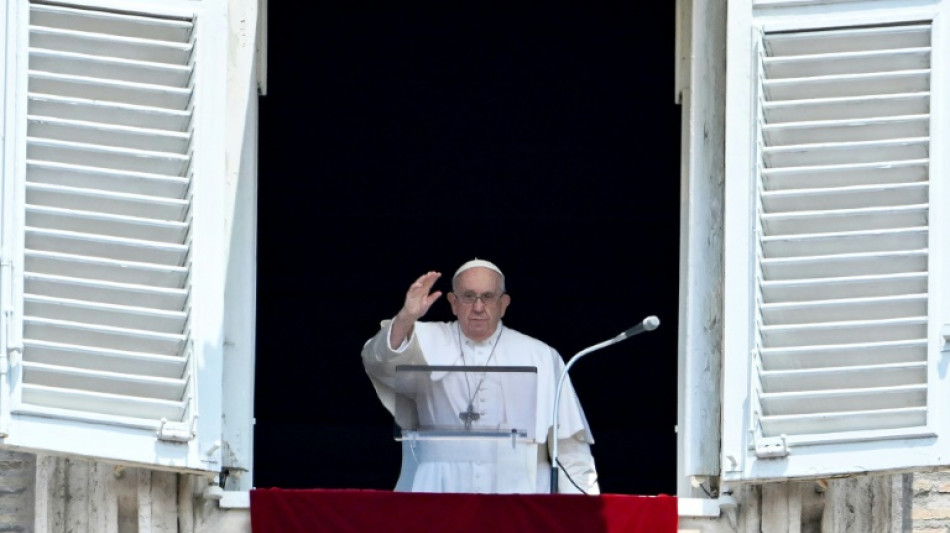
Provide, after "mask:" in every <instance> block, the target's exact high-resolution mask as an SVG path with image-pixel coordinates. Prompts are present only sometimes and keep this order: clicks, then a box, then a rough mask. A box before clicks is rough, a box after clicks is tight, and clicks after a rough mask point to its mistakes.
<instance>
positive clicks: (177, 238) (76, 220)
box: [26, 205, 188, 243]
mask: <svg viewBox="0 0 950 533" xmlns="http://www.w3.org/2000/svg"><path fill="white" fill-rule="evenodd" d="M26 224H27V225H28V226H30V227H34V228H42V229H51V230H64V231H75V232H78V233H86V234H92V235H108V236H110V237H122V238H127V239H137V240H144V241H151V242H167V243H181V242H184V240H185V235H186V234H187V232H188V223H187V222H178V221H174V220H155V219H148V218H138V217H129V216H121V215H113V214H111V213H97V212H95V211H77V210H72V209H62V208H58V207H43V206H33V205H27V206H26Z"/></svg>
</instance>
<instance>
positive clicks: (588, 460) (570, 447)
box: [557, 435, 600, 495]
mask: <svg viewBox="0 0 950 533" xmlns="http://www.w3.org/2000/svg"><path fill="white" fill-rule="evenodd" d="M577 436H579V435H577ZM557 446H558V450H557V462H558V463H560V465H561V467H562V468H561V469H560V472H559V473H558V477H557V489H558V492H559V493H560V494H582V493H583V494H590V495H595V494H600V485H599V484H598V483H597V468H596V467H595V466H594V456H593V455H591V453H590V444H587V443H586V442H583V441H581V440H579V439H578V438H575V437H571V438H567V439H558V441H557ZM572 480H573V483H571V481H572ZM575 484H576V486H575ZM582 491H583V492H582Z"/></svg>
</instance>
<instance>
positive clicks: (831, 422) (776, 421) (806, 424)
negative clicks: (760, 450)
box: [761, 407, 927, 438]
mask: <svg viewBox="0 0 950 533" xmlns="http://www.w3.org/2000/svg"><path fill="white" fill-rule="evenodd" d="M761 422H762V428H763V430H764V431H765V432H766V433H767V434H769V435H790V434H823V433H845V432H849V431H871V430H886V429H900V428H914V427H922V426H924V425H925V424H926V423H927V409H926V407H909V408H902V409H901V408H897V409H881V410H877V411H850V412H839V413H817V414H814V415H787V416H764V417H762V420H761ZM841 438H847V435H841Z"/></svg>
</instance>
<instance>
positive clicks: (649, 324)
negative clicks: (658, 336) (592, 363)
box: [617, 315, 660, 342]
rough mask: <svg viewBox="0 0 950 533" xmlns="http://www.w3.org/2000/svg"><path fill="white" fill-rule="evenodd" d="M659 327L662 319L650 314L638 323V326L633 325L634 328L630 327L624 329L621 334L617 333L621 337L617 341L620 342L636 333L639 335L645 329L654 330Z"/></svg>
mask: <svg viewBox="0 0 950 533" xmlns="http://www.w3.org/2000/svg"><path fill="white" fill-rule="evenodd" d="M658 327H660V319H659V318H657V317H656V315H650V316H648V317H646V318H644V319H643V321H642V322H640V323H639V324H637V325H636V326H633V327H632V328H630V329H628V330H627V331H624V332H623V333H621V334H620V335H617V337H621V338H620V339H619V340H618V341H617V342H620V341H622V340H624V339H629V338H630V337H633V336H634V335H639V334H641V333H643V332H644V331H653V330H655V329H656V328H658Z"/></svg>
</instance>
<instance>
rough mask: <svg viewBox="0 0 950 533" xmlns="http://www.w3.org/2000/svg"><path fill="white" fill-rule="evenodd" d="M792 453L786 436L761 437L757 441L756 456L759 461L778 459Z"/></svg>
mask: <svg viewBox="0 0 950 533" xmlns="http://www.w3.org/2000/svg"><path fill="white" fill-rule="evenodd" d="M789 453H791V452H790V451H789V449H788V443H787V442H786V441H785V435H781V436H779V437H761V438H759V439H756V441H755V456H756V457H758V458H759V459H776V458H779V457H785V456H787V455H788V454H789Z"/></svg>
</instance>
